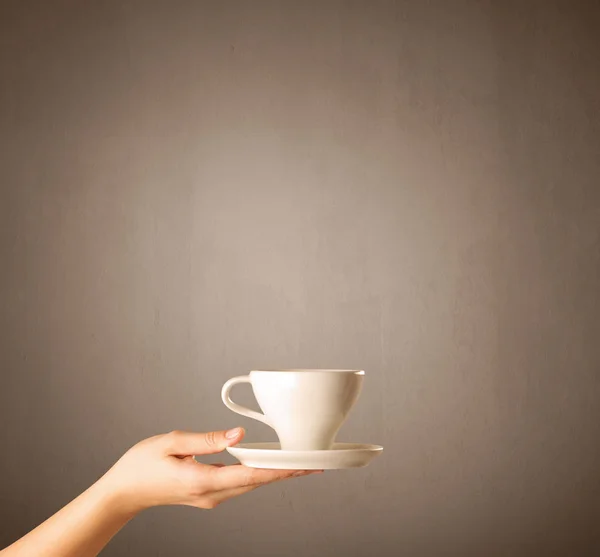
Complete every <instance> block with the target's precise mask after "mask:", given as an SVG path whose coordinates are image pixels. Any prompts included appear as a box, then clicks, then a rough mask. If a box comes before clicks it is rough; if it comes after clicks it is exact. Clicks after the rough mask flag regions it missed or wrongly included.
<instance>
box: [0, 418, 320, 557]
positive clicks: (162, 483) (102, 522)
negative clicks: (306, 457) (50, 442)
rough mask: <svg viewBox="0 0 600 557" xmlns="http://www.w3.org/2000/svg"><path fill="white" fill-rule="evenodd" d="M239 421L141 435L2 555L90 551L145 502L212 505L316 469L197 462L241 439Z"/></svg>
mask: <svg viewBox="0 0 600 557" xmlns="http://www.w3.org/2000/svg"><path fill="white" fill-rule="evenodd" d="M243 436H244V430H243V429H242V428H236V429H233V430H229V431H216V432H209V433H188V432H183V431H172V432H171V433H167V434H165V435H157V436H155V437H150V438H149V439H145V440H144V441H141V442H140V443H138V444H137V445H135V446H133V447H132V448H131V449H129V450H128V451H127V452H126V453H125V454H124V455H123V456H122V457H121V458H120V459H119V460H118V461H117V462H116V463H115V465H114V466H113V467H112V468H111V469H110V470H109V471H108V472H107V473H106V474H105V475H104V476H102V477H101V478H100V479H99V480H98V481H97V482H96V483H94V484H93V485H92V486H91V487H90V488H89V489H87V490H86V491H84V492H83V493H82V494H81V495H79V497H77V498H76V499H74V500H73V501H71V502H70V503H69V504H68V505H66V506H65V507H63V508H62V509H61V510H59V511H58V512H57V513H56V514H54V515H53V516H51V517H50V518H49V519H48V520H46V521H45V522H43V523H42V524H40V525H39V526H38V527H37V528H35V529H34V530H32V531H31V532H29V533H28V534H26V535H25V536H23V537H22V538H21V539H19V540H17V541H16V542H15V543H14V544H12V545H10V546H9V547H7V548H6V549H4V550H3V551H0V556H1V557H24V556H28V557H35V556H38V555H40V556H41V555H43V556H44V557H75V556H77V557H91V556H93V555H97V554H98V553H99V552H100V551H101V550H102V549H103V548H104V546H105V545H106V544H107V543H108V542H109V541H110V540H111V539H112V537H113V536H114V535H115V534H116V533H117V532H118V531H119V530H120V529H121V528H123V526H125V525H126V524H127V523H128V522H129V521H130V520H131V519H132V518H134V517H135V516H136V515H138V514H139V513H141V512H142V511H144V510H145V509H149V508H150V507H155V506H160V505H187V506H191V507H198V508H200V509H214V508H215V507H216V506H217V505H220V504H221V503H223V502H224V501H227V500H228V499H231V498H232V497H237V496H238V495H243V494H244V493H248V492H250V491H253V490H254V489H256V488H258V487H260V486H263V485H267V484H270V483H273V482H277V481H281V480H285V479H289V478H294V477H299V476H307V475H310V474H315V473H319V472H320V470H319V471H298V470H261V469H257V468H247V467H245V466H242V465H240V464H236V465H233V466H225V465H223V464H202V463H200V462H197V461H196V460H195V458H194V456H196V455H208V454H216V453H220V452H222V451H224V450H225V448H226V447H229V446H231V445H235V444H237V443H239V442H240V441H241V440H242V438H243Z"/></svg>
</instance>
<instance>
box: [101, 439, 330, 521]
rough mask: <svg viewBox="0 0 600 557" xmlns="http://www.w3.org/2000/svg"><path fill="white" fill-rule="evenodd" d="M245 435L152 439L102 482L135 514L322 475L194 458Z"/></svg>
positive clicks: (209, 504)
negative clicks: (225, 464)
mask: <svg viewBox="0 0 600 557" xmlns="http://www.w3.org/2000/svg"><path fill="white" fill-rule="evenodd" d="M243 436H244V430H243V429H242V428H236V429H232V430H229V431H217V432H209V433H188V432H183V431H172V432H171V433H167V434H165V435H157V436H155V437H150V438H149V439H145V440H144V441H141V442H140V443H138V444H136V445H135V446H133V447H132V448H131V449H130V450H129V451H127V452H126V453H125V454H124V455H123V456H122V457H121V459H119V461H118V462H117V463H116V464H115V465H114V466H113V467H112V468H111V469H110V470H109V471H108V472H107V473H106V474H105V476H104V477H103V478H102V479H101V480H100V482H99V483H100V484H102V485H103V486H104V487H105V488H106V489H107V490H108V491H109V492H110V493H112V494H113V495H114V496H115V498H116V500H117V501H118V502H119V505H120V506H121V508H122V510H124V511H126V512H130V513H134V514H135V513H137V512H139V511H142V510H144V509H146V508H149V507H153V506H157V505H190V506H193V507H199V508H202V509H212V508H214V507H216V506H217V505H219V504H220V503H222V502H223V501H226V500H227V499H230V498H231V497H236V496H238V495H242V494H244V493H248V492H249V491H252V490H253V489H256V488H257V487H259V486H261V485H265V484H268V483H271V482H275V481H278V480H283V479H286V478H292V477H298V476H306V475H309V474H314V473H319V472H321V470H317V471H302V470H301V471H298V470H263V469H256V468H247V467H246V466H242V465H239V464H236V465H232V466H224V465H222V464H217V465H210V464H202V463H200V462H197V461H196V460H195V458H194V456H195V455H208V454H215V453H219V452H222V451H223V450H225V448H226V447H229V446H231V445H235V444H236V443H238V442H239V441H241V439H242V438H243Z"/></svg>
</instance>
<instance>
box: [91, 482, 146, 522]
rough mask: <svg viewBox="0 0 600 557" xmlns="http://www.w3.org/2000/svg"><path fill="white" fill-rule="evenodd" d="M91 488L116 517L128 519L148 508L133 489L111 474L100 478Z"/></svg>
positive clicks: (99, 500)
mask: <svg viewBox="0 0 600 557" xmlns="http://www.w3.org/2000/svg"><path fill="white" fill-rule="evenodd" d="M90 489H91V490H92V491H93V492H94V494H95V496H96V498H97V500H98V502H99V504H100V505H101V506H102V508H104V509H106V510H107V511H108V512H110V513H111V514H112V515H114V516H115V518H120V519H123V520H125V521H128V520H131V519H132V518H134V517H135V516H136V515H137V514H139V513H140V512H142V511H143V510H145V508H146V506H144V505H142V504H141V502H140V501H139V500H138V498H137V497H136V496H135V494H134V493H132V492H131V490H128V489H126V488H125V486H122V485H119V483H118V482H116V481H114V480H113V478H112V477H111V476H110V474H107V475H105V476H103V477H102V478H100V479H99V480H98V481H97V482H96V483H95V484H94V485H93V486H92V487H91V488H90Z"/></svg>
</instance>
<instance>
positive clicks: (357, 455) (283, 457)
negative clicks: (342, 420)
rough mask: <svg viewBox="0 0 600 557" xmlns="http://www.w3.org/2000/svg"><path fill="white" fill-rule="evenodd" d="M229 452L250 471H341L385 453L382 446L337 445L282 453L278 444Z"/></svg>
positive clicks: (241, 446) (240, 447)
mask: <svg viewBox="0 0 600 557" xmlns="http://www.w3.org/2000/svg"><path fill="white" fill-rule="evenodd" d="M227 451H228V452H229V453H230V454H231V455H233V456H234V457H235V458H237V459H238V460H239V461H240V462H241V463H242V464H244V465H245V466H248V467H249V468H270V469H277V470H340V469H342V468H362V467H364V466H367V465H368V464H369V463H370V462H371V460H373V459H374V458H375V457H376V456H379V455H380V454H381V453H382V452H383V447H381V446H379V445H363V444H361V443H335V445H334V446H333V448H332V449H330V450H327V451H282V450H281V448H280V444H279V443H241V444H239V445H236V446H235V447H228V448H227Z"/></svg>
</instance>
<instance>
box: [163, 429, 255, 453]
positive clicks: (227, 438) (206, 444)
mask: <svg viewBox="0 0 600 557" xmlns="http://www.w3.org/2000/svg"><path fill="white" fill-rule="evenodd" d="M243 437H244V430H243V429H242V428H241V427H237V428H235V429H230V430H228V431H209V432H208V433H193V432H188V431H172V432H171V433H167V434H166V435H165V436H164V438H163V439H164V444H165V450H166V451H167V454H169V455H174V456H187V455H207V454H215V453H220V452H221V451H224V450H225V448H226V447H230V446H231V445H235V444H236V443H239V442H240V441H241V439H242V438H243Z"/></svg>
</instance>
